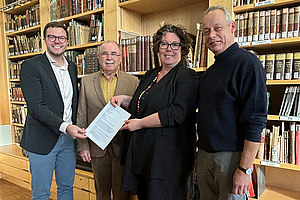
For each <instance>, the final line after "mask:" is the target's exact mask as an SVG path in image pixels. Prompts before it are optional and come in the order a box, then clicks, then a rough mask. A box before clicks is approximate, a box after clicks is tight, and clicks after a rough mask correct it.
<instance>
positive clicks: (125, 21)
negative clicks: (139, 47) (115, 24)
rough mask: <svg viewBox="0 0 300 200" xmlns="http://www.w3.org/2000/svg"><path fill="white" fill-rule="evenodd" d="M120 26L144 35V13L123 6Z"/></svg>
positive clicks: (125, 29)
mask: <svg viewBox="0 0 300 200" xmlns="http://www.w3.org/2000/svg"><path fill="white" fill-rule="evenodd" d="M120 13H121V17H120V24H121V25H120V27H121V29H122V30H124V31H128V32H132V33H136V34H138V35H142V34H143V33H142V14H140V13H137V12H134V11H131V10H128V9H125V8H121V11H120Z"/></svg>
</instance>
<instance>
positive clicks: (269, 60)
mask: <svg viewBox="0 0 300 200" xmlns="http://www.w3.org/2000/svg"><path fill="white" fill-rule="evenodd" d="M274 63H275V54H267V55H266V78H267V80H273V77H274Z"/></svg>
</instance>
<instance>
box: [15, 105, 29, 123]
mask: <svg viewBox="0 0 300 200" xmlns="http://www.w3.org/2000/svg"><path fill="white" fill-rule="evenodd" d="M11 112H12V123H17V124H25V120H26V116H27V105H17V104H13V105H12V108H11Z"/></svg>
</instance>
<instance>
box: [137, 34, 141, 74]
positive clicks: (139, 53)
mask: <svg viewBox="0 0 300 200" xmlns="http://www.w3.org/2000/svg"><path fill="white" fill-rule="evenodd" d="M141 41H142V38H141V36H137V37H136V71H141V65H142V62H141V51H142V50H141V48H142V44H141Z"/></svg>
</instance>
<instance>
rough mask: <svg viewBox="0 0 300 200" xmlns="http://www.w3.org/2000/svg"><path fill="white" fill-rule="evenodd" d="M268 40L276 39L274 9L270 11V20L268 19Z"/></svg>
mask: <svg viewBox="0 0 300 200" xmlns="http://www.w3.org/2000/svg"><path fill="white" fill-rule="evenodd" d="M270 39H271V40H274V39H276V9H274V10H271V19H270Z"/></svg>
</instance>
